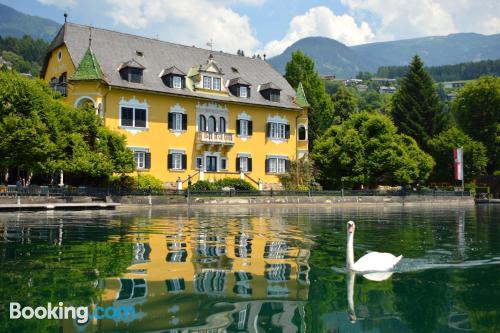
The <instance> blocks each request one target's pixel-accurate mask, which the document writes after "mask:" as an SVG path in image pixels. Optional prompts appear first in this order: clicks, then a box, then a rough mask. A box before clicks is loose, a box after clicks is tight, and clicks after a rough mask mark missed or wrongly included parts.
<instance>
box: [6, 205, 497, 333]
mask: <svg viewBox="0 0 500 333" xmlns="http://www.w3.org/2000/svg"><path fill="white" fill-rule="evenodd" d="M499 215H500V207H499V206H496V207H495V206H478V207H475V208H474V207H470V208H446V209H443V208H428V207H427V208H408V207H406V208H404V207H401V208H358V209H356V208H353V209H339V208H321V207H287V208H284V207H281V208H272V209H265V208H254V207H249V208H245V207H228V208H195V209H193V208H191V209H189V210H187V209H184V208H182V209H156V208H154V209H134V210H127V211H115V212H109V211H108V212H98V211H92V212H52V213H46V212H40V213H2V214H0V231H1V232H2V234H3V239H2V240H1V241H0V251H1V252H0V258H1V269H0V281H1V284H0V295H1V296H0V297H1V307H0V332H172V333H173V332H179V333H180V332H500V217H499ZM350 219H351V220H354V221H356V234H355V244H354V252H355V256H356V257H357V258H359V257H360V256H362V255H363V254H365V253H366V252H367V251H380V252H391V253H393V254H395V255H399V254H403V255H404V259H403V261H402V262H401V263H400V265H398V267H397V268H396V271H395V272H394V274H393V275H392V276H390V277H389V278H388V279H386V280H384V281H370V280H368V279H366V278H365V277H363V276H354V275H351V274H348V273H346V271H345V250H346V225H345V223H346V221H347V220H350ZM59 301H62V302H64V303H65V304H66V305H74V306H92V305H94V306H96V305H102V306H117V305H128V306H134V308H135V309H136V311H137V314H138V315H137V317H136V318H135V320H132V321H131V320H128V321H127V320H111V319H102V320H91V321H89V322H87V323H84V324H77V323H76V321H75V320H60V321H58V320H36V319H30V320H27V319H19V320H11V319H9V303H10V302H20V303H21V304H22V305H23V306H32V307H36V306H40V305H46V304H47V302H53V303H57V302H59Z"/></svg>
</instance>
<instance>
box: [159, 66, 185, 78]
mask: <svg viewBox="0 0 500 333" xmlns="http://www.w3.org/2000/svg"><path fill="white" fill-rule="evenodd" d="M169 74H173V75H180V76H185V75H186V73H184V72H183V71H181V70H180V69H179V68H177V67H175V66H172V67H169V68H167V69H165V70H164V71H163V73H162V74H161V76H165V75H169Z"/></svg>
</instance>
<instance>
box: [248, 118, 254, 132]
mask: <svg viewBox="0 0 500 333" xmlns="http://www.w3.org/2000/svg"><path fill="white" fill-rule="evenodd" d="M252 134H253V122H252V121H251V120H249V121H248V135H249V136H250V135H252Z"/></svg>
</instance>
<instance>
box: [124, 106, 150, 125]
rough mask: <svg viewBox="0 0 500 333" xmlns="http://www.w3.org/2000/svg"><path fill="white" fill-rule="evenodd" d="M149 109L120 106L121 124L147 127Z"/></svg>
mask: <svg viewBox="0 0 500 333" xmlns="http://www.w3.org/2000/svg"><path fill="white" fill-rule="evenodd" d="M146 124H147V109H143V108H136V107H127V106H122V107H121V108H120V126H124V127H139V128H146V127H147V126H146Z"/></svg>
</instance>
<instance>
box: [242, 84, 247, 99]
mask: <svg viewBox="0 0 500 333" xmlns="http://www.w3.org/2000/svg"><path fill="white" fill-rule="evenodd" d="M247 89H248V88H247V87H245V86H240V97H243V98H246V97H247V96H248V90H247Z"/></svg>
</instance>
